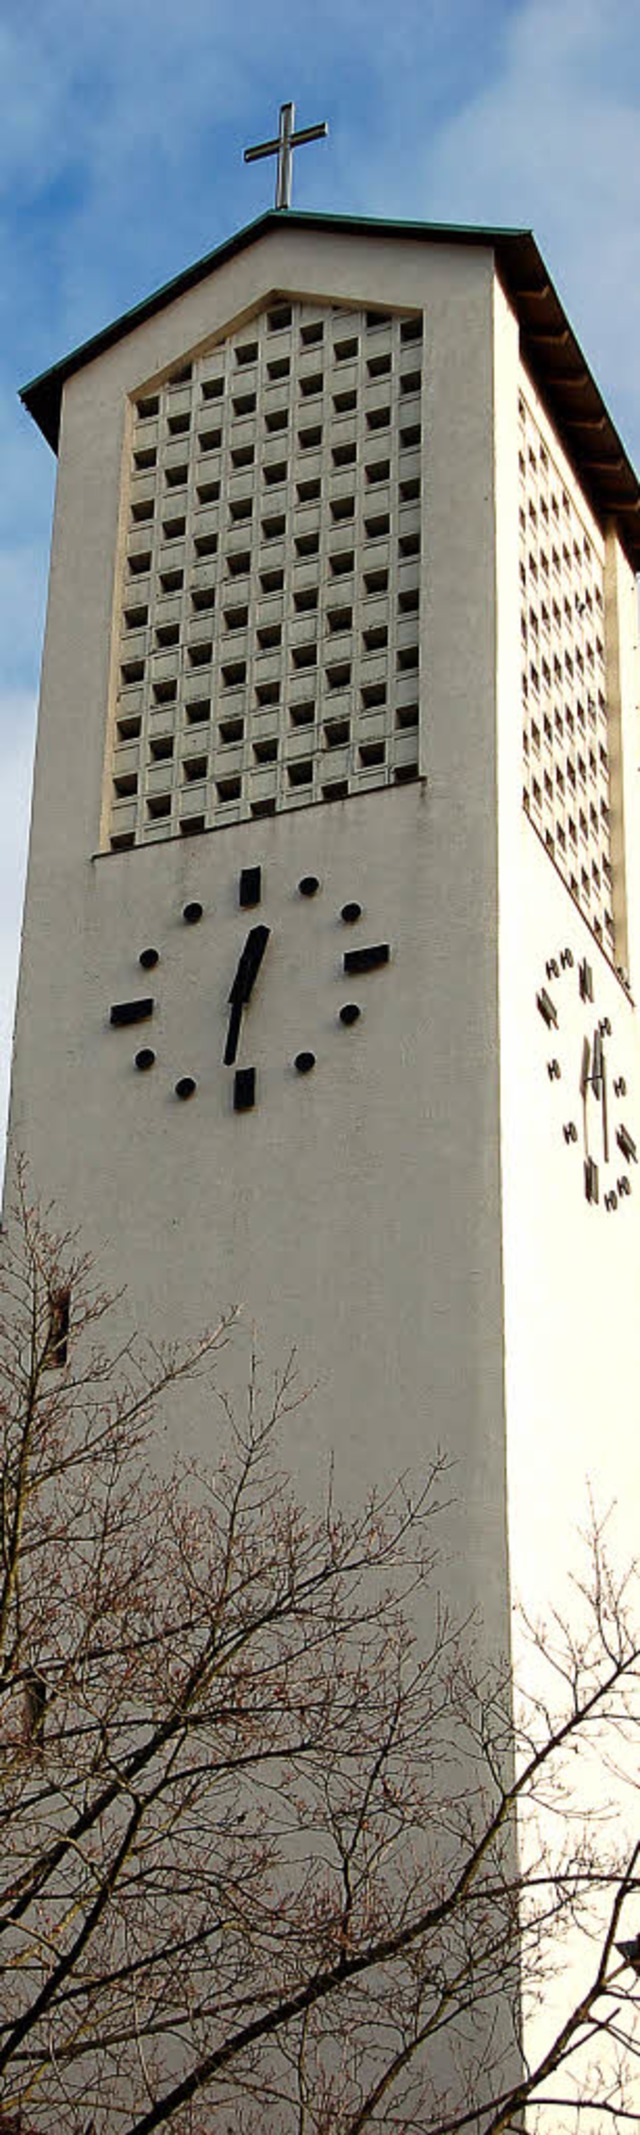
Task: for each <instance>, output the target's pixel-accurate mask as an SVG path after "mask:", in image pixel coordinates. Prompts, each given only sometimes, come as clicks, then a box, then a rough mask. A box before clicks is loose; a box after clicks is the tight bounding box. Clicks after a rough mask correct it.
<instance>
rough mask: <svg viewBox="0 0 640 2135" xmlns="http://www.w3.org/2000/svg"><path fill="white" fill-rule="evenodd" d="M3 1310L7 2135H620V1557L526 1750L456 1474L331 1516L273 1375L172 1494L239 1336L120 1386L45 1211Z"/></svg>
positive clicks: (631, 1928)
mask: <svg viewBox="0 0 640 2135" xmlns="http://www.w3.org/2000/svg"><path fill="white" fill-rule="evenodd" d="M3 1284H4V1297H5V1311H4V1319H3V1323H2V1326H1V1327H0V1424H1V1443H0V1487H1V1503H0V1552H1V1554H0V1768H1V1774H2V1794H1V1799H0V1960H1V1962H2V1968H3V1969H2V1996H1V1997H0V2100H1V2103H0V2131H2V2135H40V2131H43V2135H44V2131H45V2130H46V2131H47V2135H50V2131H52V2130H53V2129H55V2130H56V2131H58V2130H59V2131H60V2135H107V2131H108V2135H152V2130H154V2129H155V2128H160V2127H163V2126H171V2127H172V2129H173V2130H174V2131H180V2135H186V2131H189V2135H216V2131H218V2130H220V2131H221V2135H227V2131H228V2130H229V2129H233V2131H234V2135H235V2131H248V2130H251V2131H255V2130H257V2129H260V2130H261V2131H263V2130H264V2131H268V2135H329V2131H331V2135H363V2131H365V2130H368V2131H373V2130H376V2129H389V2130H393V2131H395V2135H400V2131H407V2135H408V2131H409V2130H411V2131H416V2135H454V2131H456V2130H460V2131H462V2130H463V2129H473V2130H475V2131H476V2135H498V2131H500V2130H503V2129H510V2130H521V2129H523V2128H524V2115H525V2112H527V2111H528V2109H529V2108H532V2107H533V2106H535V2107H536V2109H537V2110H539V2113H540V2121H541V2126H542V2127H543V2128H545V2127H547V2126H549V2127H553V2129H554V2135H555V2131H556V2129H557V2128H558V2127H559V2126H560V2125H562V2126H564V2125H565V2124H566V2125H568V2126H570V2125H571V2124H572V2121H571V2115H572V2114H574V2115H575V2122H574V2124H575V2125H576V2126H577V2125H578V2124H579V2127H580V2130H583V2129H584V2128H585V2127H587V2128H590V2127H593V2128H596V2127H598V2128H599V2127H605V2126H607V2127H620V2128H622V2127H624V2126H627V2127H628V2125H629V2123H630V2122H631V2121H635V2120H636V2119H637V2095H636V2099H635V2107H636V2109H635V2111H634V2099H633V2092H632V2081H631V2078H630V2075H629V2070H630V2069H631V2070H633V2066H634V2056H635V2066H636V2068H637V2065H638V2060H637V2056H638V2050H639V2041H638V2036H637V2033H636V2031H635V2029H634V2024H635V2015H636V1989H637V1971H636V1970H634V1966H633V1962H632V1961H629V1962H626V1960H625V1959H624V1957H623V1958H622V1959H621V1956H620V1953H619V1951H617V1950H616V1944H617V1943H618V1942H619V1941H620V1937H621V1934H622V1925H621V1922H622V1912H623V1907H624V1906H625V1905H626V1900H627V1898H631V1903H630V1905H629V1907H628V1909H627V1911H625V1926H626V1927H627V1931H628V1932H629V1933H631V1936H632V1938H633V1936H634V1935H635V1932H636V1931H637V1927H638V1912H637V1910H636V1911H635V1913H634V1907H633V1893H634V1892H635V1891H636V1890H637V1888H638V1883H639V1880H640V1876H639V1871H638V1854H639V1851H640V1849H639V1848H638V1847H637V1846H636V1847H635V1848H629V1849H625V1846H624V1844H623V1843H622V1841H621V1840H620V1839H619V1837H618V1824H617V1823H616V1824H614V1826H613V1828H611V1827H610V1826H608V1825H607V1824H603V1823H602V1822H601V1821H599V1822H598V1823H597V1825H596V1827H595V1842H594V1827H593V1823H592V1820H591V1818H590V1816H589V1815H588V1814H586V1815H585V1803H584V1799H583V1787H582V1780H581V1773H582V1765H583V1749H584V1755H585V1758H586V1764H587V1770H588V1774H589V1779H590V1783H591V1785H592V1788H595V1793H594V1794H593V1801H594V1802H595V1801H596V1800H597V1801H598V1802H599V1803H600V1804H601V1802H602V1799H603V1796H602V1792H601V1788H600V1782H599V1781H597V1780H596V1777H595V1773H596V1763H597V1758H598V1757H600V1759H601V1761H602V1760H604V1763H605V1764H606V1762H607V1760H608V1761H609V1763H611V1760H612V1758H613V1759H617V1763H618V1766H619V1767H620V1768H622V1764H623V1763H624V1759H625V1757H627V1756H628V1754H629V1744H630V1742H631V1741H632V1739H633V1734H632V1731H633V1730H634V1729H635V1731H636V1735H635V1739H636V1743H637V1741H638V1739H640V1737H639V1736H638V1731H637V1729H638V1656H639V1645H638V1638H637V1634H636V1632H635V1631H634V1629H633V1626H632V1623H631V1619H630V1603H631V1593H630V1591H629V1589H628V1588H627V1587H624V1586H623V1585H616V1584H615V1582H614V1580H613V1578H612V1576H611V1573H610V1571H609V1569H608V1566H607V1562H606V1554H605V1550H604V1545H603V1538H602V1536H601V1534H600V1533H599V1532H598V1531H597V1529H596V1530H595V1532H594V1535H593V1537H592V1569H591V1578H590V1583H589V1585H588V1586H585V1588H584V1590H583V1592H582V1594H581V1597H580V1623H581V1628H580V1631H579V1634H577V1635H574V1636H572V1635H571V1634H570V1633H569V1632H563V1631H562V1629H561V1627H560V1626H558V1625H555V1626H554V1627H553V1628H552V1631H551V1632H549V1631H547V1632H546V1633H545V1634H544V1637H543V1639H542V1640H541V1642H540V1643H541V1646H542V1647H543V1649H544V1655H543V1657H544V1663H545V1667H546V1669H547V1672H548V1687H547V1689H546V1690H545V1693H544V1696H542V1695H539V1694H538V1695H536V1696H535V1697H533V1696H531V1695H530V1696H529V1698H528V1699H527V1700H526V1701H525V1702H523V1704H522V1709H521V1711H520V1714H519V1716H518V1718H517V1720H514V1717H513V1713H512V1699H511V1684H510V1679H509V1671H508V1669H507V1667H506V1665H500V1664H495V1663H494V1664H490V1663H489V1662H488V1660H487V1658H486V1655H484V1654H483V1648H482V1638H481V1633H480V1631H476V1628H475V1627H474V1626H473V1625H470V1624H469V1625H466V1626H463V1627H456V1626H455V1625H454V1624H453V1623H452V1621H451V1620H450V1618H449V1616H448V1614H447V1612H446V1610H445V1609H444V1607H443V1606H442V1604H441V1603H440V1602H439V1600H438V1546H437V1540H438V1520H439V1513H440V1510H441V1508H442V1505H443V1503H444V1501H445V1499H446V1497H447V1496H448V1494H449V1488H450V1483H449V1478H448V1476H447V1470H446V1463H445V1462H444V1461H443V1460H442V1459H440V1458H439V1457H435V1458H434V1460H433V1462H432V1465H431V1467H430V1469H429V1472H428V1474H426V1476H425V1477H424V1478H422V1479H421V1482H420V1487H419V1490H418V1491H417V1492H416V1494H415V1496H414V1497H410V1496H409V1495H408V1490H407V1486H406V1484H405V1483H401V1484H400V1485H398V1487H397V1489H396V1490H395V1491H394V1492H393V1493H392V1494H391V1495H389V1496H388V1497H387V1498H386V1499H385V1500H383V1501H381V1500H380V1499H377V1498H376V1497H375V1496H373V1497H371V1498H370V1499H369V1501H368V1502H367V1503H366V1505H364V1506H363V1508H362V1510H361V1511H360V1513H359V1514H358V1515H357V1516H356V1517H355V1518H354V1517H350V1518H349V1519H347V1518H345V1517H343V1516H342V1515H341V1513H340V1511H339V1509H338V1508H337V1506H336V1505H335V1504H334V1502H333V1496H332V1492H331V1489H329V1490H328V1493H327V1499H326V1502H325V1504H324V1506H323V1508H322V1509H321V1511H320V1512H317V1511H316V1512H310V1511H309V1510H308V1509H306V1508H305V1507H303V1506H301V1505H300V1504H299V1503H298V1502H297V1501H296V1497H295V1494H294V1491H293V1488H292V1486H291V1483H290V1481H289V1480H288V1479H287V1476H286V1474H284V1473H282V1472H281V1468H280V1466H279V1464H278V1426H279V1423H280V1421H281V1419H282V1417H283V1415H284V1414H285V1413H286V1412H287V1411H288V1410H289V1409H290V1408H291V1406H292V1405H293V1404H295V1403H296V1402H297V1400H298V1398H299V1397H298V1393H297V1387H296V1380H295V1376H294V1374H293V1372H292V1370H291V1369H290V1368H287V1369H286V1370H285V1371H284V1372H283V1374H282V1376H281V1378H280V1379H279V1380H278V1382H277V1383H276V1384H275V1386H274V1387H272V1388H271V1390H270V1391H269V1392H268V1394H267V1395H266V1396H265V1393H264V1390H262V1391H261V1389H260V1385H259V1373H258V1370H257V1368H256V1369H255V1370H254V1372H253V1375H252V1377H251V1380H250V1384H249V1387H248V1392H247V1399H246V1408H245V1411H244V1413H243V1416H242V1417H241V1418H238V1417H237V1416H234V1415H232V1414H231V1413H230V1412H229V1411H228V1410H226V1411H225V1413H224V1415H223V1416H222V1419H221V1420H222V1422H223V1423H224V1431H223V1432H221V1433H220V1434H219V1436H220V1437H221V1438H224V1451H223V1452H221V1454H220V1457H219V1459H218V1460H217V1462H216V1464H215V1467H214V1468H213V1469H212V1471H211V1472H207V1471H204V1470H203V1469H198V1470H196V1469H194V1468H193V1467H192V1466H189V1465H187V1464H184V1463H183V1464H182V1465H181V1466H178V1467H177V1468H176V1469H175V1470H173V1471H172V1473H171V1475H170V1476H168V1475H167V1472H166V1462H165V1463H164V1465H163V1463H160V1465H158V1461H157V1459H156V1456H155V1451H154V1447H155V1441H154V1435H153V1433H154V1418H155V1417H156V1416H157V1414H158V1409H159V1405H160V1404H162V1403H163V1402H165V1401H167V1400H175V1399H176V1398H177V1397H179V1398H180V1400H181V1401H182V1402H184V1403H186V1402H188V1399H189V1386H190V1383H191V1382H192V1380H193V1378H194V1376H197V1377H201V1376H202V1375H203V1374H205V1375H207V1376H208V1375H209V1374H210V1373H211V1372H212V1369H213V1367H214V1366H216V1364H217V1361H218V1358H219V1352H220V1348H221V1345H222V1344H223V1343H224V1339H225V1335H226V1326H225V1325H224V1324H223V1325H222V1326H221V1327H220V1328H218V1329H216V1330H215V1332H214V1333H213V1334H210V1335H206V1336H205V1337H204V1338H203V1340H202V1342H201V1343H200V1344H199V1346H198V1347H197V1348H196V1349H195V1350H193V1351H189V1352H186V1351H185V1352H183V1351H180V1350H178V1349H176V1348H174V1347H171V1348H168V1349H163V1350H161V1351H158V1350H157V1349H155V1348H154V1347H152V1346H150V1345H149V1344H145V1343H136V1344H131V1345H129V1346H127V1347H126V1348H124V1349H121V1350H120V1351H119V1352H117V1353H116V1354H111V1355H110V1354H109V1352H108V1351H107V1350H106V1349H105V1347H104V1346H103V1334H102V1328H103V1322H104V1319H105V1316H106V1313H107V1311H108V1304H107V1301H106V1300H105V1299H104V1297H102V1296H101V1295H99V1294H98V1293H97V1291H96V1289H95V1287H94V1285H93V1282H92V1276H91V1270H90V1269H89V1268H88V1267H87V1266H86V1264H84V1263H83V1262H82V1259H81V1258H79V1256H78V1255H77V1253H76V1251H75V1248H74V1243H73V1240H71V1239H68V1238H67V1239H62V1240H56V1239H54V1238H53V1237H52V1236H51V1234H50V1232H49V1231H48V1229H47V1226H46V1225H44V1224H43V1223H42V1221H41V1220H40V1218H39V1217H38V1215H37V1213H36V1212H34V1211H33V1210H32V1209H30V1208H29V1207H28V1205H27V1204H26V1200H25V1197H24V1196H23V1199H22V1207H21V1220H20V1223H19V1224H15V1223H12V1224H11V1225H10V1231H9V1238H8V1239H7V1240H5V1247H4V1254H3ZM211 1398H212V1400H213V1399H214V1398H215V1396H214V1392H213V1391H212V1396H211ZM223 1410H225V1404H224V1401H223ZM636 1756H637V1751H636ZM599 1789H600V1791H598V1790H599ZM517 1821H519V1824H520V1834H519V1835H520V1846H521V1849H522V1850H521V1852H518V1849H517V1846H516V1823H517ZM545 1832H546V1833H547V1836H546V1837H545V1835H544V1834H545ZM549 1832H550V1836H549V1835H548V1834H549ZM519 1860H520V1861H521V1862H522V1861H524V1862H525V1863H526V1866H524V1867H523V1866H519V1865H518V1862H519ZM576 1936H578V1937H579V1938H581V1939H582V1944H583V1946H584V1947H586V1948H587V1949H588V1951H589V1953H590V1955H589V1969H588V1976H587V1974H586V1973H585V1975H584V1980H583V1984H582V1986H581V1990H580V1993H579V1995H578V1996H577V1997H576V1996H575V1994H574V1996H573V1997H572V1996H571V1993H570V1991H569V1986H568V1985H567V1987H566V1991H565V1999H564V2006H563V2008H562V2009H561V2013H560V2017H559V2019H558V2018H556V2021H555V2023H552V2021H551V2017H549V2020H548V2023H547V2027H546V2039H545V2043H544V2044H543V2047H542V2049H541V2051H540V2054H539V2057H538V2060H537V2062H536V2065H535V2066H531V2067H529V2066H527V2065H526V2063H525V2061H524V2058H523V2055H522V2051H521V2005H522V1996H523V1995H524V1997H525V2000H526V1999H527V1998H534V1999H535V1998H536V1997H537V1998H538V2000H539V2001H540V2002H541V2004H542V2005H544V1997H546V1996H547V1994H548V1993H550V1983H551V1982H552V1981H553V1983H554V1984H553V1992H554V2003H555V2005H556V2006H557V2002H558V1995H559V1994H561V1992H562V1976H563V1975H562V1966H563V1963H564V1952H565V1948H566V1938H567V1937H572V1938H575V1937H576ZM630 1947H631V1948H632V1949H633V1948H634V1947H635V1944H634V1942H633V1939H632V1943H631V1945H630ZM521 1973H522V1979H521ZM630 2084H631V2087H630ZM563 2112H564V2113H565V2116H568V2117H566V2119H563V2120H562V2121H561V2120H560V2119H559V2115H561V2114H562V2113H563ZM580 2116H582V2117H580ZM527 2124H528V2125H530V2124H531V2123H530V2121H529V2120H528V2122H527Z"/></svg>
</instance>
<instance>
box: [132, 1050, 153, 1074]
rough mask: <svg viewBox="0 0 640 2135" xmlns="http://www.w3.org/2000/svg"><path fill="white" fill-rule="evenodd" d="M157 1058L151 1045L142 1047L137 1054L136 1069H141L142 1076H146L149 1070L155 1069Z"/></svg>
mask: <svg viewBox="0 0 640 2135" xmlns="http://www.w3.org/2000/svg"><path fill="white" fill-rule="evenodd" d="M155 1057H156V1056H155V1053H154V1052H153V1050H152V1047H151V1046H150V1045H143V1046H142V1047H141V1050H140V1052H139V1053H136V1062H135V1064H136V1067H137V1068H139V1069H140V1072H141V1074H143V1075H144V1074H145V1072H146V1069H147V1068H152V1067H153V1065H154V1062H155Z"/></svg>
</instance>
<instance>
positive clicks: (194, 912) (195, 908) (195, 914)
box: [182, 898, 203, 927]
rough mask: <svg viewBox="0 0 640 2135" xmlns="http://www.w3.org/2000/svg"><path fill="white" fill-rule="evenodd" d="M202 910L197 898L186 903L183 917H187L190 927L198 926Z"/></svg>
mask: <svg viewBox="0 0 640 2135" xmlns="http://www.w3.org/2000/svg"><path fill="white" fill-rule="evenodd" d="M202 911H203V907H202V905H201V904H198V902H197V899H195V898H194V900H193V903H192V904H185V906H184V910H183V914H182V917H183V919H186V922H187V926H188V927H195V926H197V923H198V920H199V919H201V918H202Z"/></svg>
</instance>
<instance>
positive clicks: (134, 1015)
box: [109, 998, 153, 1024]
mask: <svg viewBox="0 0 640 2135" xmlns="http://www.w3.org/2000/svg"><path fill="white" fill-rule="evenodd" d="M152 1015H153V1000H152V999H151V998H148V999H146V1000H143V1001H116V1002H115V1003H114V1006H113V1008H112V1009H111V1013H110V1016H109V1022H110V1023H114V1024H123V1023H144V1021H145V1019H146V1017H147V1016H152Z"/></svg>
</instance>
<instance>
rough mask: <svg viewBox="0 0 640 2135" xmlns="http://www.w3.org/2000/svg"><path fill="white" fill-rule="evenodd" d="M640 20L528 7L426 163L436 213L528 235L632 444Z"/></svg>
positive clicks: (588, 7)
mask: <svg viewBox="0 0 640 2135" xmlns="http://www.w3.org/2000/svg"><path fill="white" fill-rule="evenodd" d="M639 105H640V15H639V14H638V9H637V5H636V0H527V4H525V5H524V6H522V7H520V8H519V9H518V10H517V11H516V12H515V13H513V14H511V15H510V17H509V18H508V22H507V24H506V27H505V35H504V44H503V52H502V60H501V64H500V66H499V68H498V69H497V71H496V74H495V76H494V78H493V80H492V81H490V82H488V83H487V84H486V85H485V87H484V88H483V90H482V91H481V93H480V94H479V95H477V96H476V97H475V99H474V100H473V101H472V102H471V103H470V104H469V105H467V107H466V108H465V109H464V110H463V111H460V112H458V114H457V115H456V116H455V117H454V118H453V119H451V120H450V121H449V122H448V124H446V125H445V126H444V127H443V128H442V130H441V132H440V134H439V137H438V140H437V142H435V143H434V145H433V149H432V151H431V152H430V153H429V154H428V156H427V157H426V160H425V164H423V172H424V180H425V185H426V187H427V188H428V189H429V192H430V204H429V209H428V211H427V209H426V203H425V198H424V186H423V188H422V194H423V197H422V209H423V212H429V213H430V214H433V215H434V216H435V217H437V216H438V215H441V216H442V217H443V219H444V218H448V217H450V218H454V219H455V218H458V219H460V220H461V221H477V222H485V221H486V222H497V223H500V222H504V223H510V224H514V223H515V224H523V225H524V226H525V227H533V229H534V232H535V234H536V236H537V238H538V241H539V242H540V244H541V246H542V249H543V250H544V253H545V257H546V259H547V264H548V266H549V268H550V271H551V274H552V275H553V278H554V280H555V281H556V283H557V285H558V287H559V291H560V294H561V296H562V298H563V301H564V302H565V303H566V305H567V309H568V311H569V313H570V315H571V316H572V319H573V322H574V324H575V326H576V329H577V331H578V334H579V336H580V338H581V339H582V341H583V343H584V344H585V351H586V353H587V355H588V357H589V360H590V362H591V364H592V367H593V368H595V369H596V371H597V372H598V375H599V382H600V384H601V385H603V387H604V390H605V393H606V395H607V397H608V398H609V400H610V402H612V413H613V414H614V418H615V416H616V414H617V415H618V419H619V421H620V424H621V427H622V428H623V429H624V430H625V431H626V432H627V433H628V434H629V443H630V446H631V447H632V448H634V447H635V450H636V452H638V450H639V449H640V379H639V377H638V347H639V345H640V162H639V159H638V124H639V119H640V111H639Z"/></svg>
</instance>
